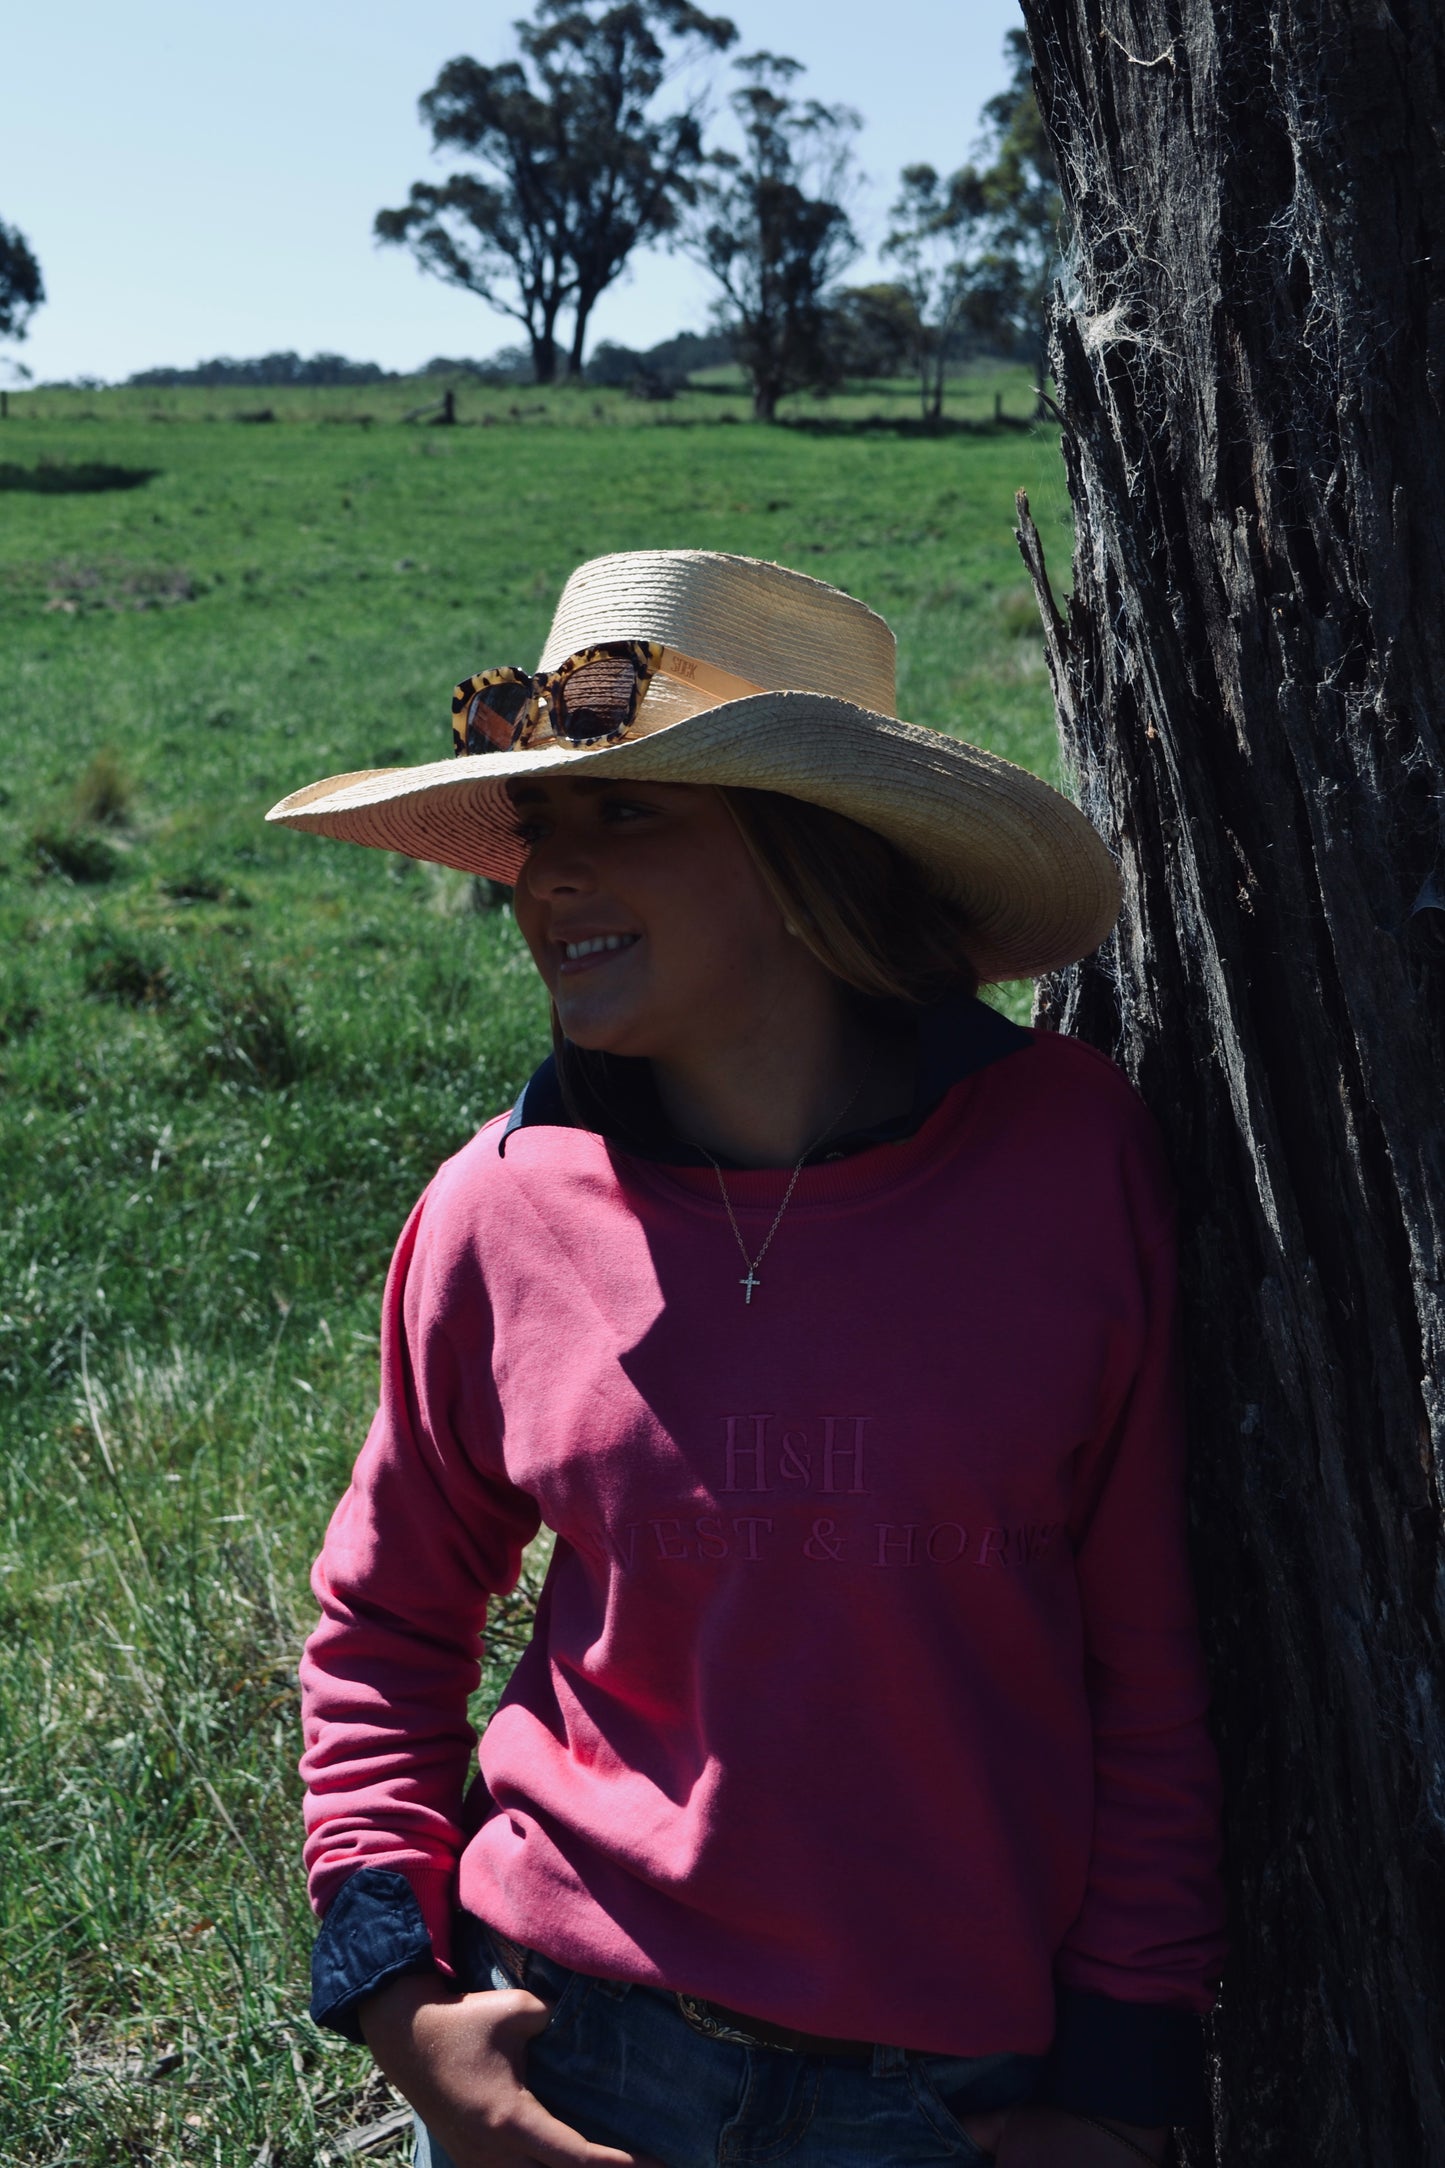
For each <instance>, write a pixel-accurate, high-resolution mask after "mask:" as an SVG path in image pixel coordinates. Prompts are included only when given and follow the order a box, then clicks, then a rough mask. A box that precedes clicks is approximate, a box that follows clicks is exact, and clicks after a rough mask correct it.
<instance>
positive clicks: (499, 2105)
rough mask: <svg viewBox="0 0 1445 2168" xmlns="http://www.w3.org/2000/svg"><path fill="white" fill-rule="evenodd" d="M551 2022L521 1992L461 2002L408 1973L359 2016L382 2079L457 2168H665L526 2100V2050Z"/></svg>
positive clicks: (428, 1976)
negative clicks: (596, 2141) (592, 2139)
mask: <svg viewBox="0 0 1445 2168" xmlns="http://www.w3.org/2000/svg"><path fill="white" fill-rule="evenodd" d="M550 2014H551V2013H550V2012H549V2010H548V2007H547V2005H546V2003H545V2002H541V2001H539V2000H538V1998H537V1997H536V1996H535V1995H529V1994H528V1993H527V1992H526V1991H525V1989H523V1988H499V1989H488V1990H486V1991H484V1992H483V1993H481V1994H476V1995H457V1994H453V1993H451V1992H450V1991H449V1990H448V1989H447V1987H446V1985H445V1983H444V1982H443V1981H441V1980H440V1979H438V1978H437V1976H436V1975H435V1974H433V1973H407V1974H404V1975H403V1976H402V1978H401V1979H399V1980H393V1981H392V1982H391V1984H390V1985H389V1986H387V1987H384V1988H382V1989H380V1991H379V1992H378V1993H377V1994H375V1995H369V1996H368V1997H367V1999H366V2001H365V2002H364V2003H362V2005H361V2007H360V2009H359V2011H358V2013H357V2015H358V2017H359V2019H360V2023H361V2030H362V2033H363V2035H364V2037H365V2040H366V2044H367V2046H368V2047H369V2048H370V2050H371V2052H372V2054H373V2055H374V2056H375V2058H376V2060H377V2062H378V2063H379V2064H380V2066H381V2068H382V2070H383V2071H384V2072H385V2074H386V2076H387V2077H388V2078H389V2079H390V2080H391V2082H392V2084H393V2085H394V2086H395V2087H396V2088H397V2090H398V2092H400V2093H402V2094H404V2096H405V2097H406V2099H407V2100H409V2101H410V2102H411V2105H412V2106H413V2108H415V2110H416V2112H417V2114H418V2115H419V2116H420V2117H421V2119H422V2121H423V2122H424V2123H425V2124H426V2125H427V2127H428V2129H429V2130H434V2131H435V2132H436V2134H437V2137H438V2138H439V2139H440V2140H441V2142H442V2144H443V2145H444V2146H445V2147H446V2149H447V2151H448V2153H450V2154H451V2156H452V2158H453V2160H454V2161H455V2162H456V2164H457V2168H533V2164H534V2163H541V2164H542V2168H661V2164H660V2163H659V2162H656V2161H650V2160H646V2159H644V2157H643V2156H642V2155H641V2154H639V2153H619V2152H617V2151H616V2150H615V2149H614V2148H613V2147H612V2146H607V2145H592V2144H590V2143H589V2141H588V2140H587V2139H586V2138H584V2137H583V2136H582V2135H581V2133H580V2132H578V2131H575V2130H570V2129H569V2128H568V2126H567V2125H566V2124H565V2123H559V2122H558V2121H557V2118H556V2117H555V2116H554V2115H549V2114H548V2113H547V2110H546V2109H545V2108H544V2107H543V2106H542V2104H541V2102H540V2101H539V2100H537V2099H535V2098H534V2097H533V2095H532V2094H531V2093H529V2092H528V2091H527V2088H526V2085H525V2083H524V2081H523V2076H522V2068H523V2062H524V2059H525V2057H526V2052H527V2043H528V2041H529V2040H532V2039H534V2038H535V2037H536V2035H537V2034H538V2033H539V2032H543V2031H545V2029H546V2025H547V2019H548V2017H549V2016H550Z"/></svg>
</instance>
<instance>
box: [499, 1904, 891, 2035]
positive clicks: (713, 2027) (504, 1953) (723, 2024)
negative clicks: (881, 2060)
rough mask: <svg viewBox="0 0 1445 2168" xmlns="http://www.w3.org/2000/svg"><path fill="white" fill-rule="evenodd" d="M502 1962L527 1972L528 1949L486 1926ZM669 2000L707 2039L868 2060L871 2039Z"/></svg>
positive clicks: (722, 2006) (685, 1998) (698, 2001)
mask: <svg viewBox="0 0 1445 2168" xmlns="http://www.w3.org/2000/svg"><path fill="white" fill-rule="evenodd" d="M487 1932H488V1934H489V1935H490V1936H491V1938H492V1942H493V1945H494V1946H495V1948H496V1950H497V1951H498V1953H499V1955H500V1956H501V1958H502V1962H503V1963H504V1964H505V1965H506V1966H507V1968H508V1969H509V1970H510V1971H511V1972H512V1974H513V1975H514V1977H515V1978H516V1979H518V1980H519V1981H520V1980H524V1979H525V1978H526V1975H527V1959H528V1957H529V1956H530V1955H531V1952H530V1951H529V1950H528V1949H527V1948H526V1947H525V1945H524V1944H522V1943H520V1942H513V1941H512V1939H511V1937H510V1936H509V1935H499V1934H498V1933H497V1931H496V1929H495V1928H494V1927H490V1928H488V1930H487ZM673 2000H674V2001H675V2002H676V2004H677V2007H678V2009H679V2010H680V2011H681V2012H682V2014H683V2016H684V2018H685V2019H686V2020H687V2022H688V2024H689V2025H690V2026H691V2027H692V2029H693V2031H694V2032H698V2033H702V2034H704V2035H705V2036H706V2037H707V2038H708V2039H709V2040H729V2041H732V2042H734V2043H735V2044H736V2045H737V2046H739V2047H746V2048H777V2049H779V2050H780V2051H781V2052H782V2053H783V2054H785V2055H834V2056H844V2057H846V2058H847V2059H848V2060H849V2061H851V2062H871V2061H872V2059H873V2043H872V2041H871V2040H835V2039H832V2038H831V2037H830V2036H829V2035H828V2034H827V2033H809V2032H798V2031H796V2030H795V2029H794V2028H793V2027H792V2026H791V2025H769V2024H767V2023H766V2022H765V2021H764V2020H763V2019H762V2018H757V2017H749V2016H748V2015H747V2013H746V2012H745V2011H743V2010H730V2009H729V2008H728V2007H727V2005H726V2003H721V2002H707V2001H704V1999H703V1998H702V1996H700V1995H679V1994H676V1993H674V1996H673Z"/></svg>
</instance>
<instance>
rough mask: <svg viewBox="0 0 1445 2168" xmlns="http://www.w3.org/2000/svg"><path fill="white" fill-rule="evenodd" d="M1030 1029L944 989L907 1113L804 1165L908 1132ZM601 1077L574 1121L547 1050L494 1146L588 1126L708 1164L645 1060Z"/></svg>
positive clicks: (650, 1151)
mask: <svg viewBox="0 0 1445 2168" xmlns="http://www.w3.org/2000/svg"><path fill="white" fill-rule="evenodd" d="M1032 1036H1033V1034H1032V1033H1031V1032H1029V1031H1026V1030H1024V1028H1023V1026H1022V1025H1020V1024H1014V1023H1011V1022H1010V1021H1009V1019H1008V1018H1007V1017H1006V1016H1003V1015H1001V1014H1000V1012H999V1011H998V1010H997V1009H993V1008H990V1007H989V1005H988V1003H987V1002H986V1001H980V1000H978V999H977V998H976V996H974V995H972V994H954V995H950V996H949V997H948V999H946V1000H944V1001H940V1002H937V1003H935V1004H934V1005H933V1006H932V1007H930V1008H926V1009H922V1010H920V1011H919V1016H918V1062H917V1068H916V1070H915V1072H914V1082H913V1104H912V1106H911V1107H910V1108H909V1109H908V1111H907V1113H906V1114H899V1115H895V1116H894V1117H893V1118H892V1119H891V1120H889V1121H886V1122H875V1123H873V1124H872V1125H871V1126H869V1127H868V1128H864V1129H852V1130H849V1131H848V1132H847V1133H846V1134H845V1135H844V1136H841V1137H833V1138H830V1139H829V1141H828V1143H827V1144H826V1145H825V1146H823V1147H821V1148H820V1149H819V1150H818V1151H816V1152H813V1153H810V1154H809V1156H808V1160H807V1162H806V1164H808V1165H813V1164H815V1163H817V1162H820V1161H824V1160H832V1159H847V1158H849V1157H851V1155H852V1154H853V1153H855V1152H866V1151H867V1150H868V1149H869V1147H870V1146H872V1145H875V1144H896V1143H897V1142H898V1141H899V1139H900V1138H903V1137H911V1136H912V1135H913V1134H914V1132H915V1131H916V1130H918V1129H920V1128H921V1127H922V1125H923V1123H924V1122H925V1121H927V1119H928V1117H929V1115H930V1114H931V1113H932V1112H933V1110H934V1108H935V1107H936V1106H937V1105H938V1102H939V1101H940V1099H942V1098H943V1096H944V1094H945V1092H948V1091H950V1090H951V1089H952V1088H953V1086H954V1085H955V1084H958V1083H961V1082H962V1080H963V1079H964V1078H965V1077H968V1076H973V1075H974V1074H975V1073H976V1072H977V1071H978V1070H980V1069H986V1068H988V1066H989V1065H990V1063H992V1062H995V1061H1001V1060H1002V1059H1003V1058H1004V1056H1005V1055H1008V1054H1013V1053H1016V1052H1017V1051H1018V1049H1019V1048H1020V1047H1022V1046H1027V1045H1028V1044H1029V1041H1030V1039H1031V1038H1032ZM606 1076H607V1095H606V1103H605V1106H603V1105H600V1104H599V1107H598V1109H597V1121H596V1123H595V1124H594V1123H590V1122H589V1123H586V1124H583V1123H580V1122H576V1121H574V1120H573V1118H572V1116H571V1114H570V1113H569V1112H568V1110H567V1105H566V1102H565V1100H564V1099H563V1097H562V1084H561V1079H560V1078H559V1076H558V1074H557V1063H556V1059H555V1057H554V1056H553V1055H551V1054H549V1055H548V1056H547V1059H546V1060H545V1061H544V1062H543V1063H542V1065H541V1067H540V1068H539V1069H536V1070H535V1071H534V1072H533V1074H532V1075H531V1077H529V1079H528V1080H527V1082H526V1084H525V1085H524V1086H523V1088H522V1090H521V1092H520V1093H519V1094H518V1097H517V1103H516V1105H515V1106H514V1107H513V1109H512V1112H511V1117H510V1119H509V1120H508V1122H507V1126H506V1128H505V1129H504V1130H503V1131H502V1134H501V1137H500V1139H499V1141H498V1144H497V1150H498V1152H499V1153H504V1152H505V1151H506V1149H507V1142H508V1139H509V1138H510V1137H511V1136H512V1135H513V1134H514V1132H515V1131H517V1130H518V1129H542V1128H547V1129H577V1128H582V1127H587V1128H591V1129H592V1130H593V1133H594V1134H595V1135H598V1136H602V1137H605V1138H606V1139H607V1141H608V1143H609V1144H615V1145H616V1146H617V1147H618V1148H619V1150H621V1151H625V1152H632V1153H634V1154H635V1155H636V1156H637V1157H638V1158H639V1159H655V1160H660V1161H662V1162H663V1163H664V1164H666V1165H668V1166H673V1167H705V1166H707V1165H708V1164H709V1161H708V1157H707V1154H706V1153H705V1152H702V1151H699V1149H698V1147H697V1146H696V1145H695V1144H689V1143H688V1141H687V1140H686V1138H684V1137H679V1136H678V1134H677V1132H676V1130H675V1129H673V1128H672V1126H671V1124H670V1123H669V1122H668V1119H667V1116H666V1115H665V1114H664V1112H663V1110H662V1102H661V1100H660V1099H659V1098H658V1096H657V1088H656V1086H655V1085H654V1083H653V1081H652V1069H651V1066H650V1064H649V1063H647V1062H645V1061H636V1060H632V1059H629V1058H625V1057H622V1056H617V1055H613V1056H609V1057H608V1058H607V1069H606ZM722 1164H723V1165H724V1166H727V1165H730V1164H731V1162H730V1161H726V1160H724V1161H723V1162H722Z"/></svg>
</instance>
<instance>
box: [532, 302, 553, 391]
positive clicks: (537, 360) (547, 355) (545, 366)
mask: <svg viewBox="0 0 1445 2168" xmlns="http://www.w3.org/2000/svg"><path fill="white" fill-rule="evenodd" d="M555 324H556V312H555V311H553V313H552V314H551V315H549V316H548V317H546V318H545V319H544V321H543V323H542V325H541V328H540V329H532V328H531V327H530V326H529V327H528V335H529V337H530V338H531V341H532V374H533V376H534V377H535V378H536V380H537V382H538V383H539V384H555V383H556V381H557V334H556V329H555Z"/></svg>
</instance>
